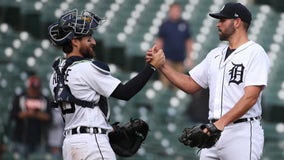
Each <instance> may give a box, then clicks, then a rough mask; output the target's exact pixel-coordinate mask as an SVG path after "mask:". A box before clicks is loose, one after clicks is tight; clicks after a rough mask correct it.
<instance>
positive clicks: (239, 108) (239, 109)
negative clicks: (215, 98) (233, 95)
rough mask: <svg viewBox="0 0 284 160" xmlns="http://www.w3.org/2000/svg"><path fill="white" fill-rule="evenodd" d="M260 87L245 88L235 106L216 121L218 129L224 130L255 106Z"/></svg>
mask: <svg viewBox="0 0 284 160" xmlns="http://www.w3.org/2000/svg"><path fill="white" fill-rule="evenodd" d="M261 90H262V87H257V86H251V87H246V89H245V94H244V95H243V96H242V97H241V99H240V100H239V101H238V102H237V103H236V104H235V106H234V107H233V108H232V109H231V110H230V111H229V112H227V113H226V114H225V115H224V116H222V117H221V118H220V120H219V121H217V126H218V128H219V127H221V128H224V127H225V126H226V125H228V124H230V123H232V122H234V121H236V120H238V119H239V118H241V117H242V116H243V115H244V114H245V113H247V112H248V110H249V109H250V108H251V107H253V106H254V105H255V103H256V102H257V99H258V96H259V94H260V92H261ZM219 129H220V128H219Z"/></svg>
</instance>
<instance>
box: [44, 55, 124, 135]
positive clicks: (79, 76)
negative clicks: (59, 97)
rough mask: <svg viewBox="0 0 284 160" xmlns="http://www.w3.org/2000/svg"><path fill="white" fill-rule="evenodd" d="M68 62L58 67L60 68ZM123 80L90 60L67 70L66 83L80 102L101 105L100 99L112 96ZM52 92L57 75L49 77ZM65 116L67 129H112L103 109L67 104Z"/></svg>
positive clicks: (63, 62)
mask: <svg viewBox="0 0 284 160" xmlns="http://www.w3.org/2000/svg"><path fill="white" fill-rule="evenodd" d="M64 64H65V61H62V62H61V64H59V67H60V69H62V67H63V66H64ZM120 82H121V81H120V80H118V79H117V78H114V77H112V76H111V74H110V72H109V71H107V70H104V69H101V68H100V67H98V66H96V65H95V64H93V63H92V61H90V60H81V61H77V62H74V63H73V64H72V65H71V66H69V67H68V68H67V69H66V72H65V84H66V85H68V86H69V88H70V90H71V93H72V95H73V96H75V97H76V98H77V99H80V100H85V101H89V102H98V101H99V99H100V96H101V95H102V96H104V97H109V96H110V95H111V93H112V92H113V91H114V90H115V88H116V87H117V86H118V84H119V83H120ZM49 85H50V89H51V92H52V94H53V96H54V93H53V90H54V88H55V87H56V85H57V77H56V73H55V72H54V73H53V74H52V76H51V78H50V84H49ZM62 111H63V117H64V120H65V130H69V129H72V128H76V127H78V126H88V127H99V128H104V129H109V130H111V129H112V127H111V126H110V125H109V124H108V122H107V119H108V118H109V113H108V115H104V113H103V112H102V110H101V109H100V107H98V106H97V107H94V108H87V107H81V106H78V105H75V104H74V105H70V104H64V106H63V109H62Z"/></svg>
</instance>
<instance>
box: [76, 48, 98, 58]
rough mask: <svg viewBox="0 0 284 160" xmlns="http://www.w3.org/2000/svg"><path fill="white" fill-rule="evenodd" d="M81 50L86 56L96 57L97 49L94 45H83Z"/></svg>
mask: <svg viewBox="0 0 284 160" xmlns="http://www.w3.org/2000/svg"><path fill="white" fill-rule="evenodd" d="M79 51H80V53H81V54H82V56H83V57H84V58H94V57H95V51H94V49H93V47H82V48H80V49H79Z"/></svg>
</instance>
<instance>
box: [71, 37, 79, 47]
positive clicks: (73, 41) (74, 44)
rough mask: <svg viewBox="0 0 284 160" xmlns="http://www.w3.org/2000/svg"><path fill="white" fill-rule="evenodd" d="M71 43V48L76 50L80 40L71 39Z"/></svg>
mask: <svg viewBox="0 0 284 160" xmlns="http://www.w3.org/2000/svg"><path fill="white" fill-rule="evenodd" d="M71 43H72V46H73V47H75V48H78V47H79V45H80V40H79V39H75V38H73V39H72V40H71Z"/></svg>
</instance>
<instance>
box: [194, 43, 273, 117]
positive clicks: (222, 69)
mask: <svg viewBox="0 0 284 160" xmlns="http://www.w3.org/2000/svg"><path fill="white" fill-rule="evenodd" d="M227 48H228V46H225V47H224V46H222V47H217V48H215V49H213V50H211V51H210V52H209V53H208V55H207V56H206V58H205V59H204V60H203V61H202V62H201V63H200V64H198V65H197V66H196V67H194V68H193V69H192V70H191V71H189V74H190V76H191V77H192V78H193V80H194V81H195V82H197V83H198V84H199V85H200V86H201V87H203V88H208V87H209V90H210V96H209V117H208V119H213V118H215V119H218V118H220V117H222V116H223V115H224V114H225V113H227V112H228V111H229V110H230V109H232V108H233V107H234V105H235V104H236V103H237V102H238V101H239V100H240V98H241V97H242V96H243V94H244V88H245V87H246V86H251V85H261V86H266V85H267V80H268V72H269V67H270V62H269V58H268V56H267V54H266V52H265V51H264V49H263V48H262V47H261V46H260V45H259V44H257V43H255V42H253V41H248V42H247V43H245V44H243V45H241V46H240V47H238V48H237V49H236V50H234V51H233V52H232V53H231V55H230V56H229V57H228V58H227V59H225V55H226V51H227ZM261 114H262V110H261V95H260V96H259V97H258V100H257V102H256V104H255V105H254V106H253V107H252V108H251V109H250V110H249V111H248V112H247V113H246V114H245V115H243V117H242V118H247V117H255V116H261Z"/></svg>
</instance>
